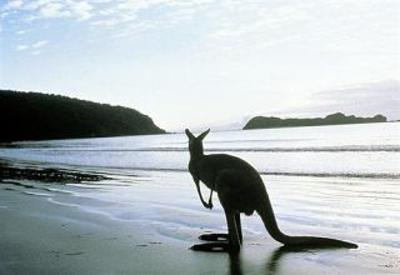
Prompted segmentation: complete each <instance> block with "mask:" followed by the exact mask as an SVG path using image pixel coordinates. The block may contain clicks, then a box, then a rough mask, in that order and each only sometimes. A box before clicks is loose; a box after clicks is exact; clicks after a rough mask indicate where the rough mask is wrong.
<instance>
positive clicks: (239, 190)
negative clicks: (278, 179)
mask: <svg viewBox="0 0 400 275" xmlns="http://www.w3.org/2000/svg"><path fill="white" fill-rule="evenodd" d="M209 132H210V129H208V130H207V131H205V132H203V133H202V134H200V135H199V136H198V137H195V136H194V135H193V134H192V133H191V132H190V131H189V129H186V130H185V133H186V135H187V136H188V138H189V152H190V161H189V172H190V174H191V175H192V177H193V180H194V182H195V184H196V188H197V192H198V195H199V197H200V200H201V202H202V204H203V205H204V207H206V208H209V209H211V208H212V207H213V204H212V195H213V191H215V192H217V193H218V198H219V200H220V202H221V205H222V207H223V209H224V212H225V216H226V222H227V225H228V234H205V235H201V236H200V237H199V239H201V240H205V241H214V242H209V243H203V244H197V245H193V246H192V247H191V249H193V250H200V251H227V252H228V251H231V252H232V251H239V250H240V247H241V244H242V242H243V236H242V229H241V222H240V213H244V214H246V215H252V214H253V213H254V211H256V212H257V213H258V214H259V216H260V217H261V219H262V221H263V223H264V225H265V228H266V230H267V231H268V233H269V234H270V235H271V237H272V238H273V239H275V240H276V241H278V242H280V243H282V244H284V245H285V246H291V247H292V246H293V247H302V248H329V247H332V248H333V247H336V248H357V247H358V246H357V245H356V244H353V243H350V242H345V241H341V240H336V239H330V238H322V237H313V236H289V235H286V234H285V233H283V232H282V231H281V230H280V229H279V227H278V224H277V221H276V218H275V215H274V211H273V209H272V205H271V202H270V200H269V197H268V194H267V191H266V189H265V185H264V183H263V180H262V178H261V176H260V174H259V173H258V172H257V170H256V169H255V168H253V167H252V166H251V165H250V164H249V163H247V162H246V161H244V160H242V159H240V158H238V157H235V156H232V155H227V154H210V155H205V154H204V150H203V139H204V138H205V137H206V135H207V134H208V133H209ZM200 181H202V182H203V183H204V184H205V185H206V186H207V187H208V188H210V189H211V192H210V197H209V200H208V202H205V201H204V199H203V196H202V194H201V190H200ZM216 241H221V242H216Z"/></svg>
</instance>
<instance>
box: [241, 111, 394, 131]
mask: <svg viewBox="0 0 400 275" xmlns="http://www.w3.org/2000/svg"><path fill="white" fill-rule="evenodd" d="M386 121H387V119H386V117H385V116H383V115H376V116H374V117H366V118H363V117H356V116H354V115H350V116H346V115H344V114H343V113H335V114H331V115H328V116H326V117H324V118H288V119H281V118H279V117H262V116H257V117H254V118H252V119H250V120H249V122H247V124H246V125H245V126H244V128H243V130H249V129H262V128H281V127H300V126H320V125H338V124H357V123H372V122H386Z"/></svg>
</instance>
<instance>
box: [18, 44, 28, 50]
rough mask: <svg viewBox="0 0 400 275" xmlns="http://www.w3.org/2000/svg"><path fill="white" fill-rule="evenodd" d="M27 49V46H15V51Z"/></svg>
mask: <svg viewBox="0 0 400 275" xmlns="http://www.w3.org/2000/svg"><path fill="white" fill-rule="evenodd" d="M27 49H29V46H28V45H17V47H16V50H17V51H25V50H27Z"/></svg>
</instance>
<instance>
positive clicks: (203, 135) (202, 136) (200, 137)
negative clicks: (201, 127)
mask: <svg viewBox="0 0 400 275" xmlns="http://www.w3.org/2000/svg"><path fill="white" fill-rule="evenodd" d="M209 132H210V129H208V130H207V131H205V132H203V133H201V134H200V136H198V137H197V138H198V139H203V138H205V137H206V135H208V133H209Z"/></svg>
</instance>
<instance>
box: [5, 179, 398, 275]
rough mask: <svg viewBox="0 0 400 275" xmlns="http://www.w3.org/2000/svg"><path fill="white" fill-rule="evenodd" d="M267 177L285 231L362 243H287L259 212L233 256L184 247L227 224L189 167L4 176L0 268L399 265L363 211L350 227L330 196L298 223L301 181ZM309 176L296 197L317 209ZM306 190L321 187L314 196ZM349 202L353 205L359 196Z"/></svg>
mask: <svg viewBox="0 0 400 275" xmlns="http://www.w3.org/2000/svg"><path fill="white" fill-rule="evenodd" d="M265 180H266V182H268V188H269V190H270V195H271V197H272V200H273V203H274V206H275V208H276V212H277V216H278V219H279V222H280V224H281V227H282V228H283V230H285V231H286V232H288V233H291V234H312V235H324V236H329V237H335V238H340V239H346V240H351V241H354V242H356V243H358V244H359V249H352V250H347V249H337V250H305V251H285V250H283V249H280V244H279V243H277V242H275V241H274V240H272V239H271V238H270V237H269V236H268V235H267V234H266V232H265V229H264V228H263V226H262V224H261V221H260V220H259V217H257V216H252V217H246V218H244V220H243V224H244V225H243V226H244V235H245V240H244V246H243V250H242V251H241V253H240V255H238V256H229V255H228V254H224V253H204V252H194V251H191V250H189V247H190V246H191V245H193V244H195V243H200V242H201V241H199V240H197V236H198V235H200V234H202V233H205V232H224V231H225V230H226V226H225V221H224V215H223V212H222V209H221V207H220V205H219V204H218V203H217V200H215V205H216V206H215V209H213V210H212V211H210V210H206V209H203V208H202V206H201V205H200V203H199V201H198V199H197V197H196V194H195V190H194V186H193V185H192V182H191V179H190V177H189V175H187V174H183V173H174V172H143V171H142V172H136V173H135V175H134V176H118V177H116V176H115V177H112V178H110V179H107V180H102V181H99V182H82V183H76V184H74V183H67V184H52V183H48V182H47V183H45V182H38V181H29V180H21V179H20V180H7V179H3V181H2V182H1V184H0V218H1V231H0V245H1V250H0V274H176V273H180V274H294V273H295V274H321V273H325V274H398V273H399V271H400V259H399V251H400V250H399V248H398V245H399V240H398V239H397V240H396V239H390V237H391V236H392V237H394V236H395V235H394V234H391V232H386V233H387V234H380V232H376V234H375V235H373V234H371V233H369V234H363V232H364V233H365V232H366V231H364V230H363V229H362V228H361V227H362V224H363V219H362V218H358V223H357V225H353V226H352V225H351V223H346V225H341V224H340V223H341V220H342V219H343V218H340V215H341V214H340V212H341V211H342V212H343V216H346V211H347V212H351V211H350V210H349V209H347V210H345V209H346V208H347V203H346V201H344V202H343V204H342V205H340V206H337V207H336V208H335V207H332V205H334V204H335V203H336V202H335V201H329V200H326V202H321V203H322V204H323V205H324V206H323V207H318V209H320V211H325V210H326V211H328V212H329V211H330V213H322V215H325V216H326V219H325V220H326V224H323V223H316V224H314V223H313V222H312V219H310V220H308V222H305V223H302V222H296V221H295V220H293V219H299V220H301V219H304V220H307V217H306V216H302V215H301V214H297V213H296V211H297V210H301V209H297V210H296V209H295V208H298V204H296V202H295V199H294V198H293V196H294V195H293V194H289V195H288V194H287V193H285V191H287V190H288V189H291V188H293V186H294V185H295V184H296V183H298V182H299V181H303V182H305V181H306V180H308V179H301V178H296V177H293V178H291V179H290V181H289V182H287V177H286V178H285V181H286V184H284V185H283V184H282V182H283V181H282V180H283V179H282V178H280V177H269V178H268V179H265ZM267 180H268V181H267ZM323 181H325V182H323V186H328V187H327V188H328V189H329V188H331V187H332V186H331V187H329V184H328V182H329V180H326V179H325V180H323ZM308 182H309V184H308V186H305V187H304V185H302V186H303V187H302V188H301V190H298V191H297V192H299V193H302V192H306V193H307V192H308V193H309V194H310V196H309V198H302V199H304V200H309V201H310V204H309V205H308V206H307V204H306V203H304V202H301V205H303V207H304V208H306V207H308V208H309V209H308V210H305V211H306V212H308V211H310V210H313V208H314V210H315V206H316V201H318V200H317V199H316V197H319V198H321V197H323V196H325V195H324V191H326V190H324V189H321V188H319V189H318V188H317V187H318V186H319V185H322V184H321V180H319V181H318V180H314V181H309V180H308ZM16 183H18V184H16ZM356 185H357V182H354V186H355V187H353V190H352V191H357V187H356ZM342 187H343V186H336V187H335V188H339V189H340V188H342ZM363 188H364V189H365V186H363ZM310 189H318V190H319V191H318V192H316V194H311V193H310ZM354 189H355V190H354ZM203 192H204V193H206V192H207V191H206V190H204V189H203ZM341 192H346V191H343V190H342V191H341ZM347 192H348V193H349V190H347ZM279 194H286V195H279ZM342 198H343V196H342ZM349 199H350V198H349ZM298 200H299V199H298ZM322 201H323V200H322ZM353 206H354V207H358V206H359V205H357V201H355V203H354V204H353ZM342 207H343V208H342ZM394 207H396V206H394ZM397 207H398V206H397ZM338 208H340V209H338ZM338 210H339V211H338ZM315 215H319V214H318V213H317V214H315ZM376 218H377V219H378V220H379V219H384V217H376ZM296 223H297V226H296ZM353 230H358V231H357V232H356V231H353ZM352 231H353V232H352ZM386 238H387V239H386ZM396 247H397V248H396Z"/></svg>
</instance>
